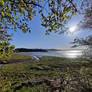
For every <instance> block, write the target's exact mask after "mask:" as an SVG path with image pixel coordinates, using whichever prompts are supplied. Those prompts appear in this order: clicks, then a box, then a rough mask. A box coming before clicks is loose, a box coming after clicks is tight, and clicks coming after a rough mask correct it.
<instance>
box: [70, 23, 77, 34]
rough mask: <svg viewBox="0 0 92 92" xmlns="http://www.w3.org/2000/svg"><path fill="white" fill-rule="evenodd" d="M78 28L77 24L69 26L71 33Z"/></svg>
mask: <svg viewBox="0 0 92 92" xmlns="http://www.w3.org/2000/svg"><path fill="white" fill-rule="evenodd" d="M76 29H77V26H76V25H75V26H71V27H70V28H69V31H70V32H71V33H73V32H75V31H76Z"/></svg>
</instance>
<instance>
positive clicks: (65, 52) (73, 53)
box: [21, 50, 82, 58]
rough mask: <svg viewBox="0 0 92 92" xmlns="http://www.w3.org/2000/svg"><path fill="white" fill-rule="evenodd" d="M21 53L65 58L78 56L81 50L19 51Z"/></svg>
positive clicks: (80, 54)
mask: <svg viewBox="0 0 92 92" xmlns="http://www.w3.org/2000/svg"><path fill="white" fill-rule="evenodd" d="M21 54H25V55H29V56H34V57H35V58H37V57H38V56H56V57H65V58H79V57H81V56H82V50H60V51H59V50H58V51H48V52H21Z"/></svg>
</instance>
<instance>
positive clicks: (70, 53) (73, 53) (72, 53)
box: [0, 50, 83, 66]
mask: <svg viewBox="0 0 92 92" xmlns="http://www.w3.org/2000/svg"><path fill="white" fill-rule="evenodd" d="M82 51H83V50H60V51H59V50H58V51H48V52H21V53H20V54H24V55H28V56H33V57H34V58H35V59H36V60H39V57H38V56H56V57H65V58H79V57H81V56H82ZM0 66H3V64H0Z"/></svg>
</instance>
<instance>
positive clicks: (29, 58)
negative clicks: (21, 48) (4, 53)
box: [0, 54, 35, 64]
mask: <svg viewBox="0 0 92 92" xmlns="http://www.w3.org/2000/svg"><path fill="white" fill-rule="evenodd" d="M34 60H35V59H34V58H33V57H32V56H27V55H21V54H13V55H12V56H11V57H9V58H0V63H3V64H4V63H16V62H23V61H34Z"/></svg>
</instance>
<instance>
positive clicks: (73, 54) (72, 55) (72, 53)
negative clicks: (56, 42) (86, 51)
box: [59, 50, 82, 58]
mask: <svg viewBox="0 0 92 92" xmlns="http://www.w3.org/2000/svg"><path fill="white" fill-rule="evenodd" d="M60 53H61V54H62V55H63V56H64V57H67V58H77V57H80V56H81V55H82V51H81V50H67V51H62V52H59V54H60Z"/></svg>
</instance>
